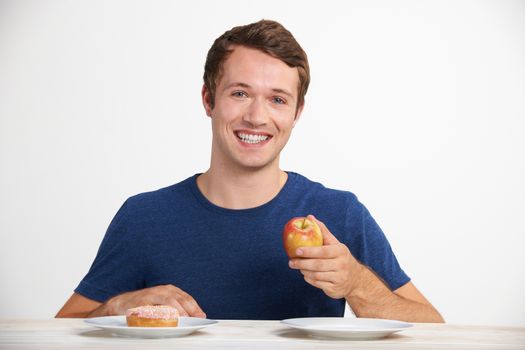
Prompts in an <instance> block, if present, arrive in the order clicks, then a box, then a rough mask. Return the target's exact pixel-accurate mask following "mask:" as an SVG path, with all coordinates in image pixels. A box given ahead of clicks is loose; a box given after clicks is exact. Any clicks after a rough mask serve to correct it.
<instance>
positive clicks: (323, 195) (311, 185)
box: [289, 172, 361, 208]
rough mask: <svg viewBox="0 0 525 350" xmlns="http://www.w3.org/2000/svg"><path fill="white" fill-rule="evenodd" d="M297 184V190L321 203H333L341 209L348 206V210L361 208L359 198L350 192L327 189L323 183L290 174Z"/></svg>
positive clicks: (296, 174)
mask: <svg viewBox="0 0 525 350" xmlns="http://www.w3.org/2000/svg"><path fill="white" fill-rule="evenodd" d="M289 175H290V176H291V177H292V179H293V181H294V183H295V190H296V191H298V192H302V193H305V194H307V195H308V196H310V197H312V198H313V199H315V200H316V201H320V202H321V203H327V202H328V203H332V204H334V205H336V206H338V207H339V208H340V207H341V206H346V207H348V208H358V207H360V206H361V203H360V202H359V200H358V198H357V196H356V195H355V194H354V193H353V192H351V191H348V190H341V189H335V188H330V187H326V186H325V185H323V184H322V183H320V182H318V181H315V180H310V179H309V178H307V177H306V176H303V175H301V174H298V173H294V172H289Z"/></svg>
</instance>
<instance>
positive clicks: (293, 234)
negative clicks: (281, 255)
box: [283, 217, 323, 258]
mask: <svg viewBox="0 0 525 350" xmlns="http://www.w3.org/2000/svg"><path fill="white" fill-rule="evenodd" d="M283 243H284V249H285V250H286V254H288V256H289V257H290V258H296V257H298V255H297V254H296V250H297V248H299V247H318V246H322V245H323V234H322V233H321V229H320V228H319V226H318V225H317V223H316V222H315V220H310V219H308V218H305V217H295V218H293V219H291V220H290V221H288V222H287V223H286V225H285V226H284V230H283Z"/></svg>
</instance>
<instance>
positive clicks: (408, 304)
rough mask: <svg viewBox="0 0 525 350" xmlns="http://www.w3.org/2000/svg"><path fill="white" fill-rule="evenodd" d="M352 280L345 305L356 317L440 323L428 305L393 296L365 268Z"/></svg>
mask: <svg viewBox="0 0 525 350" xmlns="http://www.w3.org/2000/svg"><path fill="white" fill-rule="evenodd" d="M354 276H355V281H354V283H353V288H352V289H351V291H350V293H349V294H348V295H347V296H346V301H347V302H348V304H349V305H350V307H351V308H352V310H353V311H354V312H355V314H356V315H357V316H358V317H369V318H384V319H394V320H402V321H407V322H434V323H440V322H444V321H443V318H442V317H441V315H440V314H439V312H437V310H436V309H434V307H433V306H432V305H430V304H426V303H420V302H417V301H414V300H410V299H406V298H403V297H402V296H400V295H397V294H396V293H394V292H392V291H391V290H390V289H389V288H388V287H387V286H386V285H385V284H384V283H383V281H381V279H380V278H379V277H377V276H376V275H375V274H374V273H373V272H372V271H371V270H369V269H368V268H367V267H365V266H363V265H360V267H359V269H357V271H356V273H355V274H354Z"/></svg>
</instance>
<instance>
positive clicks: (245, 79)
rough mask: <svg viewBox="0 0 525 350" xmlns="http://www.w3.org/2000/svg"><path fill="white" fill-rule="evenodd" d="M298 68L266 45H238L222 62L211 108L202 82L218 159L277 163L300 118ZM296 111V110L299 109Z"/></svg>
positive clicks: (245, 165)
mask: <svg viewBox="0 0 525 350" xmlns="http://www.w3.org/2000/svg"><path fill="white" fill-rule="evenodd" d="M298 84H299V74H298V72H297V68H290V67H288V66H287V65H286V64H285V63H284V62H282V61H281V60H279V59H276V58H274V57H272V56H270V55H268V54H266V53H263V52H262V51H259V50H255V49H251V48H247V47H243V46H235V47H234V51H233V52H232V53H231V54H230V56H229V57H228V59H227V60H226V61H225V62H224V64H223V74H222V77H221V79H220V81H219V82H218V83H217V87H216V91H215V106H214V108H213V109H212V108H211V103H210V96H209V93H208V91H207V89H206V87H203V91H202V97H203V103H204V107H205V109H206V114H207V115H208V116H209V117H211V118H212V131H213V143H212V158H213V159H214V161H216V164H221V166H224V167H229V168H231V167H235V168H241V169H254V170H255V169H260V168H263V167H267V166H272V165H274V166H277V167H278V164H279V154H280V152H281V150H282V149H283V147H284V146H285V145H286V142H287V141H288V139H289V137H290V134H291V132H292V128H293V127H294V125H295V122H296V120H297V119H298V118H299V116H300V114H301V111H302V106H301V107H300V108H299V109H297V93H298ZM296 112H297V113H296Z"/></svg>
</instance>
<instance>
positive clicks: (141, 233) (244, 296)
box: [75, 172, 410, 320]
mask: <svg viewBox="0 0 525 350" xmlns="http://www.w3.org/2000/svg"><path fill="white" fill-rule="evenodd" d="M198 175H199V174H196V175H194V176H192V177H190V178H188V179H186V180H184V181H182V182H180V183H178V184H175V185H172V186H170V187H166V188H163V189H160V190H157V191H154V192H148V193H143V194H139V195H136V196H134V197H131V198H129V199H128V200H127V201H126V202H125V203H124V204H123V205H122V207H121V208H120V210H119V211H118V213H117V214H116V216H115V218H114V219H113V220H112V222H111V224H110V226H109V228H108V230H107V232H106V235H105V237H104V239H103V241H102V243H101V245H100V248H99V251H98V253H97V256H96V258H95V261H94V262H93V265H92V266H91V268H90V270H89V272H88V273H87V275H86V276H85V277H84V279H83V280H82V281H81V282H80V284H79V286H78V287H77V288H76V289H75V292H76V293H78V294H81V295H83V296H85V297H87V298H89V299H92V300H96V301H99V302H104V301H106V300H107V299H109V298H111V297H113V296H115V295H118V294H121V293H124V292H128V291H133V290H138V289H143V288H146V287H152V286H156V285H162V284H173V285H175V286H177V287H178V288H181V289H182V290H184V291H185V292H187V293H189V294H190V295H191V296H192V297H193V298H194V299H195V300H196V301H197V303H198V304H199V305H200V307H201V308H202V310H203V311H204V312H205V313H206V315H207V317H208V318H212V319H267V320H280V319H286V318H293V317H322V316H338V317H340V316H343V313H344V308H345V299H344V298H343V299H338V300H336V299H332V298H330V297H328V296H327V295H326V294H324V292H323V291H322V290H321V289H318V288H316V287H313V286H311V285H309V284H308V283H306V282H305V281H304V279H303V276H302V274H301V273H300V272H299V271H298V270H292V269H290V268H289V267H288V260H289V259H288V257H287V255H286V253H285V251H284V248H283V242H282V231H283V227H284V225H285V224H286V222H287V221H288V220H289V219H291V218H292V217H295V216H306V215H308V214H313V215H315V216H316V217H317V218H318V219H319V220H321V221H323V222H324V223H325V224H326V226H327V227H328V229H329V230H330V231H331V232H332V233H333V234H334V235H335V236H336V237H337V239H338V240H339V241H340V242H343V243H345V244H346V245H347V246H348V247H349V249H350V251H351V252H352V254H353V255H354V257H355V258H356V259H358V260H359V261H360V262H362V263H363V264H365V265H367V266H368V267H370V268H371V269H372V270H373V271H375V273H377V274H378V275H379V276H380V277H381V278H382V279H383V281H384V282H385V283H386V284H387V285H388V286H389V288H390V289H392V290H395V289H397V288H399V287H401V286H402V285H404V284H405V283H407V282H408V281H409V280H410V279H409V277H408V276H407V275H406V274H405V273H404V272H403V270H402V269H401V268H400V266H399V264H398V262H397V260H396V257H395V256H394V253H393V252H392V249H391V247H390V245H389V243H388V241H387V240H386V238H385V235H384V234H383V232H382V231H381V229H380V228H379V226H378V225H377V223H376V222H375V221H374V219H373V218H372V216H371V215H370V213H369V212H368V210H367V209H366V208H365V207H364V206H363V205H362V204H361V203H360V202H359V201H358V200H357V198H356V196H355V195H353V194H352V193H350V192H346V191H338V190H333V189H328V188H325V187H324V186H323V185H321V184H319V183H316V182H312V181H310V180H308V179H307V178H305V177H304V176H301V175H299V174H296V173H293V172H288V180H287V181H286V183H285V185H284V187H283V188H282V189H281V191H280V192H279V194H278V195H277V196H276V197H275V198H273V199H272V200H271V201H269V202H268V203H266V204H264V205H261V206H259V207H255V208H250V209H225V208H221V207H218V206H216V205H214V204H213V203H211V202H210V201H208V200H207V199H206V197H204V195H203V194H202V193H201V192H200V190H199V189H198V187H197V183H196V179H197V176H198Z"/></svg>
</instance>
